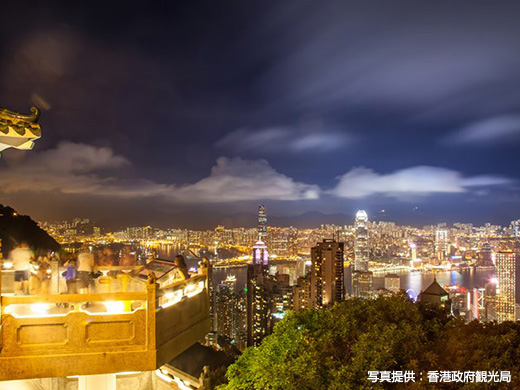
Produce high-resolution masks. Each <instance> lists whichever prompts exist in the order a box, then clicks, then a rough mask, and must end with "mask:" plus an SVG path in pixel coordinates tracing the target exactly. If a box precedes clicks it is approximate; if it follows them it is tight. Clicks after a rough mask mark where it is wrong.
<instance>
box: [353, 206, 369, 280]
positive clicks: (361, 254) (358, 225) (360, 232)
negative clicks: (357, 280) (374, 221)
mask: <svg viewBox="0 0 520 390" xmlns="http://www.w3.org/2000/svg"><path fill="white" fill-rule="evenodd" d="M367 223H368V215H367V213H366V211H365V210H359V211H358V212H357V213H356V221H355V226H354V227H355V230H356V241H355V244H354V247H355V249H354V250H355V253H354V260H355V265H354V269H355V270H356V271H368V257H369V249H368V226H367Z"/></svg>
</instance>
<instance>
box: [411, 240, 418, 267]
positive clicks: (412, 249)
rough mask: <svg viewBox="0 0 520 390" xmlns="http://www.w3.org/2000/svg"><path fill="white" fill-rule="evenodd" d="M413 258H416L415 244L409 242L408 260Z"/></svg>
mask: <svg viewBox="0 0 520 390" xmlns="http://www.w3.org/2000/svg"><path fill="white" fill-rule="evenodd" d="M415 259H417V245H415V244H414V243H413V242H412V243H410V260H412V261H414V260H415ZM412 264H413V263H412Z"/></svg>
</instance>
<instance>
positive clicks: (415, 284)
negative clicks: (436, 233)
mask: <svg viewBox="0 0 520 390" xmlns="http://www.w3.org/2000/svg"><path fill="white" fill-rule="evenodd" d="M181 249H182V248H179V247H178V246H174V245H161V246H160V247H159V248H157V252H158V254H159V257H161V258H166V259H173V257H175V255H176V254H177V253H179V251H180V250H181ZM186 263H187V265H188V267H196V266H197V260H193V259H189V258H188V259H187V261H186ZM283 266H284V267H288V266H289V267H291V266H292V267H295V266H296V263H290V262H289V263H284V264H283ZM230 275H231V276H235V277H236V280H237V288H238V289H241V288H244V287H245V286H246V279H247V267H245V266H244V267H236V268H216V269H214V270H213V284H215V285H217V284H219V283H221V282H222V281H224V280H225V279H226V278H227V277H228V276H230ZM493 276H494V269H492V268H486V269H477V270H474V269H472V268H470V269H467V270H463V271H444V272H438V273H436V277H437V282H439V284H440V285H441V286H445V285H455V284H457V285H459V286H462V287H465V288H467V289H472V288H479V287H485V285H486V283H488V282H489V280H490V279H491V278H492V277H493ZM433 277H434V275H433V273H422V272H406V273H401V274H399V278H400V280H401V288H402V289H404V290H410V289H411V290H413V291H414V292H415V293H416V294H419V293H420V292H421V291H422V290H425V289H426V287H428V286H429V285H430V284H431V283H432V282H433ZM351 279H352V270H351V267H346V268H345V286H346V289H347V292H348V293H351ZM384 286H385V273H377V274H376V275H374V289H377V288H380V287H384ZM414 295H415V294H414Z"/></svg>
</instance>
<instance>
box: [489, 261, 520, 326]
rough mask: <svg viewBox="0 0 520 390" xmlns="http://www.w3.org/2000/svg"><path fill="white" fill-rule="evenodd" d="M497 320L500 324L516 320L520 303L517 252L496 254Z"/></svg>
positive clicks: (519, 264) (519, 266) (519, 262)
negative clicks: (516, 308)
mask: <svg viewBox="0 0 520 390" xmlns="http://www.w3.org/2000/svg"><path fill="white" fill-rule="evenodd" d="M495 272H496V277H497V286H496V318H497V321H498V322H503V321H515V320H516V310H515V307H516V304H518V303H520V299H519V298H520V296H519V294H520V286H519V284H520V257H519V253H517V252H498V253H497V254H496V261H495Z"/></svg>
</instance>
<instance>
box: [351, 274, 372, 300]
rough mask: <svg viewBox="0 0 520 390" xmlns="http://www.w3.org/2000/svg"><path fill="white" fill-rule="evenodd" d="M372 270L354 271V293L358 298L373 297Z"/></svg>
mask: <svg viewBox="0 0 520 390" xmlns="http://www.w3.org/2000/svg"><path fill="white" fill-rule="evenodd" d="M372 285H373V279H372V272H370V271H355V270H354V271H352V295H353V296H354V297H356V298H362V299H370V298H372Z"/></svg>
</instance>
